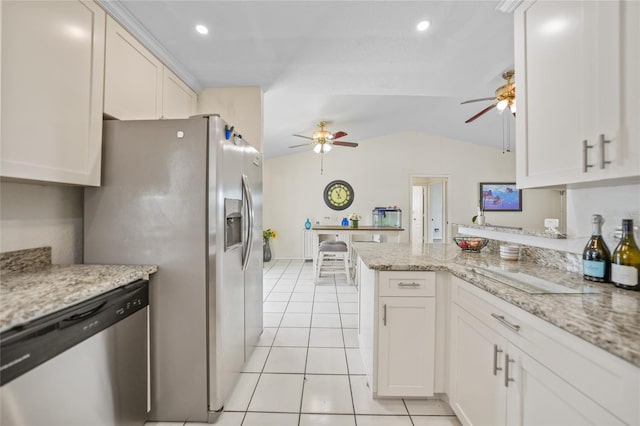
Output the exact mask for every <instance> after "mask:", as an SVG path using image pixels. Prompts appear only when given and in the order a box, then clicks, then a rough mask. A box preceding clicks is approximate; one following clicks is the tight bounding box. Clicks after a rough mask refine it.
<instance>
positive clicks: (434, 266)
mask: <svg viewBox="0 0 640 426" xmlns="http://www.w3.org/2000/svg"><path fill="white" fill-rule="evenodd" d="M427 246H429V245H425V247H427ZM441 246H442V249H438V250H435V254H433V253H422V254H421V255H415V254H407V253H406V252H403V250H409V249H408V247H409V245H408V244H403V243H399V244H398V243H387V244H379V245H377V247H374V246H372V245H362V244H358V243H354V245H353V247H354V250H355V252H356V253H357V254H358V255H359V256H360V259H362V261H363V262H364V264H365V265H366V266H367V267H368V268H369V269H373V270H377V271H426V272H428V271H441V272H450V273H451V274H453V275H454V276H456V277H458V278H460V279H463V280H464V281H466V282H468V283H470V284H471V285H474V286H475V287H478V288H480V289H481V290H484V291H486V292H488V293H489V294H491V295H493V296H495V297H497V298H499V299H501V300H503V301H505V302H507V303H509V304H511V305H513V306H516V307H518V308H520V309H522V310H524V311H525V312H528V313H529V314H531V315H534V316H535V317H538V318H540V319H542V320H545V321H547V322H549V323H550V324H552V325H554V326H556V327H558V328H560V329H562V330H564V331H566V332H568V333H570V334H572V335H574V336H576V337H579V338H581V339H582V340H584V341H586V342H588V343H591V344H593V345H595V346H597V347H599V348H600V349H603V350H605V351H606V352H609V353H610V354H613V355H616V356H617V357H619V358H622V359H623V360H625V361H627V362H629V363H631V364H633V365H635V366H636V367H640V343H638V342H640V312H631V313H629V314H628V317H633V320H632V321H631V324H624V323H623V322H624V321H617V322H616V320H614V319H611V318H610V317H611V314H610V313H607V312H603V313H602V315H603V316H606V319H608V320H609V321H608V322H607V324H602V323H601V322H600V320H601V318H599V317H597V315H595V317H594V318H592V317H589V316H588V315H587V314H586V313H580V312H576V310H573V311H570V310H563V309H559V304H560V303H563V302H564V303H567V302H569V301H572V302H575V301H576V297H577V298H579V300H581V301H582V302H581V303H584V301H583V298H589V297H594V296H595V295H581V294H579V295H530V294H527V293H524V292H522V291H519V290H516V289H514V288H511V287H510V286H508V285H507V284H503V283H500V282H497V281H494V280H490V279H488V278H485V277H483V276H480V275H477V274H475V273H474V272H473V271H472V270H471V269H472V268H473V267H474V266H478V265H475V264H474V263H482V264H485V263H486V264H491V263H493V264H497V263H499V262H501V261H500V260H499V258H498V257H497V256H495V255H490V254H485V253H482V254H466V253H462V252H461V251H460V250H459V249H458V248H457V247H456V246H455V245H446V244H445V245H441ZM388 247H392V248H393V249H392V251H390V252H388V253H387V254H386V255H385V254H373V253H374V251H377V250H380V251H381V252H384V251H385V250H389V249H388ZM385 257H390V259H388V260H384V258H385ZM512 265H514V266H523V267H525V268H527V267H529V268H532V269H533V270H535V271H536V272H539V273H540V274H541V275H542V276H543V277H544V278H550V277H557V278H559V279H562V280H566V281H567V283H568V284H569V285H571V286H576V285H588V286H593V287H595V288H596V289H599V290H598V291H601V292H602V293H601V294H602V295H603V296H608V297H609V301H610V300H611V299H610V297H611V295H612V293H613V294H617V295H618V296H621V295H624V296H626V297H629V298H637V299H638V301H637V305H635V306H640V294H634V293H637V292H630V291H628V290H619V289H615V288H613V286H612V285H610V284H596V283H590V282H586V281H584V280H583V279H582V276H581V275H578V274H574V273H569V272H564V271H560V270H555V269H552V268H545V267H542V266H540V265H536V264H534V263H531V264H527V263H525V262H515V263H512ZM572 297H573V299H571V298H572ZM596 297H597V296H596ZM575 303H577V302H575ZM576 314H577V315H576ZM625 319H628V318H626V317H625ZM612 325H613V326H612Z"/></svg>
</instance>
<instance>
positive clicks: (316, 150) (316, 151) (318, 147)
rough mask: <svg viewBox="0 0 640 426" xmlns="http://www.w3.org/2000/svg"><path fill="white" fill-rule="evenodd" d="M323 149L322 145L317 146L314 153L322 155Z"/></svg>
mask: <svg viewBox="0 0 640 426" xmlns="http://www.w3.org/2000/svg"><path fill="white" fill-rule="evenodd" d="M321 149H322V144H316V146H314V147H313V151H314V152H315V153H316V154H320V150H321Z"/></svg>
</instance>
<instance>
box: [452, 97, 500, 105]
mask: <svg viewBox="0 0 640 426" xmlns="http://www.w3.org/2000/svg"><path fill="white" fill-rule="evenodd" d="M495 98H496V97H495V96H492V97H490V98H480V99H471V100H470V101H464V102H460V105H464V104H470V103H471V102H480V101H493V100H495Z"/></svg>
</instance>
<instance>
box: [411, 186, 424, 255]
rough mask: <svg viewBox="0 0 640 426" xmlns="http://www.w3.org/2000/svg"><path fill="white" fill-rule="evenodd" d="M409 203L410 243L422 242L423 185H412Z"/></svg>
mask: <svg viewBox="0 0 640 426" xmlns="http://www.w3.org/2000/svg"><path fill="white" fill-rule="evenodd" d="M411 190H412V195H413V196H412V197H411V200H412V205H411V244H422V243H423V242H424V202H425V197H424V192H425V188H424V186H420V185H417V186H412V187H411Z"/></svg>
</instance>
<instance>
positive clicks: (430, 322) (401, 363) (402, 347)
mask: <svg viewBox="0 0 640 426" xmlns="http://www.w3.org/2000/svg"><path fill="white" fill-rule="evenodd" d="M378 307H379V308H378V318H379V320H378V333H379V339H378V368H377V371H378V380H377V394H378V396H421V397H426V396H432V395H433V385H434V360H435V350H434V344H435V309H436V308H435V298H434V297H380V298H379V303H378Z"/></svg>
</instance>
